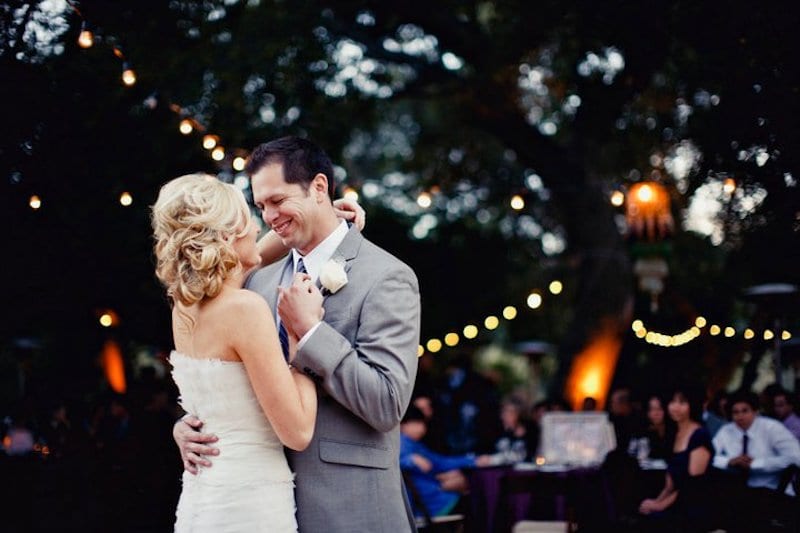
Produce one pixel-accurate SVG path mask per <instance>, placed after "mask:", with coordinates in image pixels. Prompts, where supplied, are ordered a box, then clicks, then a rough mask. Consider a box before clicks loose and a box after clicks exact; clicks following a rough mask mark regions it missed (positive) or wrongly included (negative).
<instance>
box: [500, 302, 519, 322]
mask: <svg viewBox="0 0 800 533" xmlns="http://www.w3.org/2000/svg"><path fill="white" fill-rule="evenodd" d="M516 317H517V308H516V307H514V306H513V305H507V306H506V307H505V308H504V309H503V318H505V319H506V320H514V319H515V318H516Z"/></svg>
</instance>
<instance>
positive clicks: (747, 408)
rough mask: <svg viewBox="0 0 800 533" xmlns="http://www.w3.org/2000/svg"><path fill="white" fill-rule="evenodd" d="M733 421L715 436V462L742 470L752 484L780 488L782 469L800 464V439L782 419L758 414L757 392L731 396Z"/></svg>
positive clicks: (751, 485)
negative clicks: (780, 420)
mask: <svg viewBox="0 0 800 533" xmlns="http://www.w3.org/2000/svg"><path fill="white" fill-rule="evenodd" d="M730 403H731V413H732V415H733V422H729V423H728V424H726V425H725V426H723V427H722V429H720V430H719V432H718V433H717V435H716V436H715V437H714V449H715V450H716V455H715V456H714V466H715V467H716V468H720V469H723V470H731V471H734V472H739V473H741V475H742V476H744V477H745V478H746V480H747V485H748V486H749V487H765V488H769V489H776V488H778V484H779V482H780V475H781V472H782V471H783V470H784V469H785V468H787V467H788V466H790V465H793V464H794V465H798V466H800V443H798V441H797V439H796V438H795V436H794V435H792V433H791V432H790V431H789V430H788V429H786V427H785V426H784V425H783V424H782V423H781V422H779V421H777V420H774V419H772V418H768V417H765V416H759V414H758V406H759V400H758V396H757V395H756V394H755V393H752V392H750V391H739V392H737V393H735V394H733V395H732V396H731V401H730Z"/></svg>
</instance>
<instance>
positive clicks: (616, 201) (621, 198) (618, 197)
mask: <svg viewBox="0 0 800 533" xmlns="http://www.w3.org/2000/svg"><path fill="white" fill-rule="evenodd" d="M624 203H625V195H624V194H622V192H621V191H614V192H612V193H611V205H613V206H614V207H620V206H621V205H622V204H624Z"/></svg>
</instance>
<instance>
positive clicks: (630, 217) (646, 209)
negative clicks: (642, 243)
mask: <svg viewBox="0 0 800 533" xmlns="http://www.w3.org/2000/svg"><path fill="white" fill-rule="evenodd" d="M626 200H627V203H626V208H625V219H626V221H627V222H628V228H629V231H630V232H631V233H633V234H635V235H636V237H637V238H639V239H644V240H647V241H657V240H661V239H663V238H664V237H667V236H668V235H670V234H671V233H672V230H673V229H674V225H675V224H674V221H673V220H672V212H671V211H670V202H669V193H668V192H667V189H666V188H665V187H664V186H663V185H661V184H660V183H656V182H654V181H642V182H639V183H636V184H635V185H633V186H632V187H631V188H630V191H628V197H627V199H626Z"/></svg>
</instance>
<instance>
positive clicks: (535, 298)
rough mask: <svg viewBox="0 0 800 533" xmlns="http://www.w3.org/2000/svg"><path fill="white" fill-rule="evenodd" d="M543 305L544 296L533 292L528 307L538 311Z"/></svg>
mask: <svg viewBox="0 0 800 533" xmlns="http://www.w3.org/2000/svg"><path fill="white" fill-rule="evenodd" d="M541 305H542V295H541V294H539V293H538V292H532V293H530V294H529V295H528V307H530V308H531V309H538V308H539V307H540V306H541Z"/></svg>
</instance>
